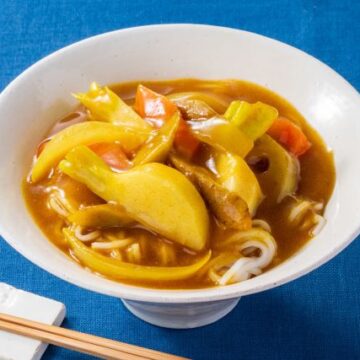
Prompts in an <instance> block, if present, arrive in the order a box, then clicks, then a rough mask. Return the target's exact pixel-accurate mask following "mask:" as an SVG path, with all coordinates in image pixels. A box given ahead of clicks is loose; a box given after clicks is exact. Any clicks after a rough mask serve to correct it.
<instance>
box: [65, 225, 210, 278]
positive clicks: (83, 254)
mask: <svg viewBox="0 0 360 360" xmlns="http://www.w3.org/2000/svg"><path fill="white" fill-rule="evenodd" d="M63 231H64V235H65V237H66V239H67V241H68V243H69V245H70V247H71V249H72V251H73V252H74V254H75V255H76V257H77V258H78V259H79V260H80V261H81V262H82V263H83V264H84V265H85V266H87V267H89V268H90V269H92V270H94V271H96V272H98V273H100V274H103V275H105V276H109V277H111V278H115V279H131V280H155V281H173V280H180V279H186V278H188V277H190V276H192V275H194V274H195V273H196V272H197V271H199V270H200V269H201V268H202V267H203V266H204V265H205V264H206V263H207V262H208V261H209V259H210V257H211V251H208V252H207V253H206V254H205V255H204V256H202V257H201V258H200V259H199V260H198V261H197V262H196V263H194V264H192V265H188V266H174V267H170V266H169V267H168V266H166V267H161V266H141V265H137V264H132V263H127V262H123V261H120V260H116V259H111V258H109V257H107V256H104V255H101V254H99V253H98V252H96V251H94V250H92V249H90V248H89V247H87V246H86V245H85V244H83V243H82V242H81V241H79V240H78V239H77V238H76V237H75V236H74V234H73V233H72V232H71V231H70V230H69V229H64V230H63Z"/></svg>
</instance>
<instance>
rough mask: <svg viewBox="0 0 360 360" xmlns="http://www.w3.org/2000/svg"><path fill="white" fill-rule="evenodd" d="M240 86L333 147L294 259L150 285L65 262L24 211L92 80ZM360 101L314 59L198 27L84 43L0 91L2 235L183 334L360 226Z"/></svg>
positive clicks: (320, 256) (316, 262) (304, 268)
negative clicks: (321, 214)
mask: <svg viewBox="0 0 360 360" xmlns="http://www.w3.org/2000/svg"><path fill="white" fill-rule="evenodd" d="M184 77H196V78H204V79H228V78H234V79H245V80H249V81H252V82H255V83H258V84H260V85H263V86H265V87H267V88H269V89H271V90H273V91H275V92H276V93H278V94H281V95H282V96H284V97H285V98H286V99H288V100H289V101H290V102H291V103H292V104H293V105H295V107H296V108H297V109H298V110H300V112H301V113H302V114H303V115H304V116H305V117H306V119H307V120H308V121H309V122H310V124H311V125H313V126H314V127H315V128H316V129H317V130H318V131H319V132H320V134H321V135H322V136H323V138H324V139H325V141H326V143H327V144H328V146H329V147H330V148H332V149H333V150H334V153H335V162H336V170H337V180H336V186H335V191H334V194H333V196H332V198H331V201H330V203H329V205H328V207H327V209H326V213H325V216H326V218H327V225H326V226H325V228H324V229H323V231H322V232H321V234H320V235H319V236H318V237H316V238H315V239H314V240H313V241H311V242H309V243H308V244H307V245H306V246H305V247H304V248H303V249H302V250H301V251H300V252H299V253H297V254H296V255H295V256H293V257H292V258H290V259H288V260H287V261H285V262H284V263H282V264H281V265H279V266H277V267H276V268H274V269H272V270H270V271H268V272H266V273H265V274H263V275H260V276H258V277H256V278H254V279H251V280H248V281H245V282H242V283H240V284H235V285H231V286H226V287H217V288H211V289H201V290H152V289H144V288H138V287H133V286H128V285H122V284H120V283H116V282H113V281H110V280H106V279H103V278H100V277H97V276H95V275H93V274H91V273H90V272H87V271H86V270H84V269H83V268H81V267H80V266H78V265H77V264H76V263H75V262H73V261H71V260H70V259H69V258H67V257H66V256H64V255H63V254H62V253H61V252H60V251H59V250H58V249H57V248H56V247H55V246H54V245H52V244H51V243H50V242H49V241H48V240H47V239H46V238H45V237H44V236H43V234H42V233H41V231H40V230H39V229H38V227H37V226H36V225H35V223H34V222H33V220H32V219H31V217H30V216H29V213H28V211H27V210H26V208H25V204H24V200H23V198H22V195H21V191H20V187H21V181H22V179H23V178H24V176H25V174H26V173H27V172H28V170H29V167H30V163H31V158H32V155H33V153H34V150H35V148H36V145H37V144H38V143H39V141H40V140H41V139H42V138H43V136H44V135H45V134H46V132H47V130H48V129H49V127H50V126H51V125H52V124H53V123H54V122H55V121H56V120H57V119H59V118H60V117H61V116H63V115H64V114H66V113H67V112H68V111H69V110H70V109H71V108H72V106H73V105H74V104H75V102H74V100H73V99H72V97H71V96H70V93H71V92H74V91H84V90H85V89H87V88H88V86H89V83H90V82H91V81H93V80H96V81H98V82H99V83H102V84H106V83H114V82H121V81H128V80H141V79H174V78H184ZM359 118H360V99H359V94H358V92H357V91H356V90H355V89H353V88H352V87H351V86H350V85H349V84H348V83H347V82H346V81H345V80H344V79H343V78H342V77H340V76H339V75H338V74H337V73H335V72H334V71H333V70H331V69H330V68H329V67H327V66H326V65H324V64H323V63H321V62H319V61H318V60H316V59H314V58H313V57H311V56H309V55H307V54H305V53H303V52H301V51H299V50H297V49H295V48H292V47H290V46H288V45H285V44H282V43H280V42H278V41H274V40H271V39H268V38H266V37H263V36H260V35H255V34H252V33H249V32H244V31H239V30H232V29H227V28H219V27H212V26H203V25H159V26H158V25H156V26H145V27H139V28H133V29H126V30H121V31H115V32H111V33H107V34H104V35H100V36H95V37H93V38H90V39H87V40H84V41H81V42H79V43H76V44H74V45H71V46H68V47H66V48H64V49H62V50H59V51H57V52H55V53H54V54H52V55H50V56H48V57H46V58H44V59H43V60H41V61H39V62H38V63H36V64H35V65H33V66H32V67H30V68H29V69H28V70H26V71H25V72H24V73H23V74H21V75H20V76H19V77H18V78H17V79H15V80H14V81H13V82H12V83H11V84H10V85H9V86H8V87H7V88H6V89H5V90H4V91H3V93H2V94H1V96H0V192H1V207H0V232H1V234H2V235H3V236H4V238H5V239H6V240H7V241H8V242H9V244H10V245H11V246H13V247H14V248H15V249H16V250H17V251H19V252H20V253H21V254H23V255H24V256H25V257H26V258H28V259H29V260H31V261H32V262H33V263H35V264H37V265H38V266H40V267H42V268H43V269H45V270H47V271H49V272H50V273H52V274H54V275H56V276H58V277H60V278H62V279H64V280H67V281H69V282H71V283H73V284H76V285H78V286H81V287H84V288H87V289H90V290H94V291H97V292H100V293H103V294H108V295H111V296H115V297H119V298H122V299H126V303H125V304H126V306H127V307H128V308H129V309H130V310H131V311H132V312H133V313H135V314H136V315H137V316H139V317H141V318H142V319H144V320H146V321H149V322H151V323H153V324H157V325H160V326H166V327H175V328H189V327H196V326H201V325H205V324H208V323H211V322H213V321H216V320H217V319H219V318H221V317H222V316H224V315H225V314H227V313H228V312H229V311H230V310H231V309H232V308H233V307H234V306H235V305H236V304H237V302H238V300H239V298H240V297H241V296H243V295H247V294H253V293H256V292H259V291H263V290H266V289H269V288H273V287H275V286H278V285H280V284H284V283H286V282H288V281H290V280H293V279H296V278H298V277H299V276H302V275H304V274H306V273H308V272H309V271H311V270H313V269H315V268H316V267H318V266H320V265H321V264H323V263H324V262H326V261H328V260H329V259H330V258H332V257H333V256H335V255H336V254H337V253H338V252H339V251H341V250H342V249H343V248H344V247H345V246H346V245H348V244H349V243H350V242H351V241H352V240H353V239H354V238H355V237H356V236H357V235H358V233H359V230H360V191H359V190H358V182H359V180H358V179H359V178H360V162H359V161H358V159H357V156H358V154H360V141H359V139H358V138H359V135H360V122H359V121H358V120H359Z"/></svg>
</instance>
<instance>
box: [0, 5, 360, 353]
mask: <svg viewBox="0 0 360 360" xmlns="http://www.w3.org/2000/svg"><path fill="white" fill-rule="evenodd" d="M157 23H158V24H161V23H204V24H213V25H221V26H229V27H233V28H239V29H244V30H248V31H253V32H256V33H259V34H262V35H265V36H269V37H271V38H275V39H278V40H280V41H283V42H285V43H288V44H291V45H293V46H295V47H298V48H300V49H302V50H304V51H306V52H308V53H309V54H311V55H313V56H315V57H317V58H318V59H320V60H321V61H323V62H325V63H326V64H328V65H329V66H331V67H332V68H333V69H335V70H336V71H337V72H339V73H340V74H341V75H342V76H344V77H345V78H346V79H347V80H348V81H349V82H350V83H351V84H352V85H353V86H354V87H355V88H357V89H360V1H359V0H352V1H337V0H329V1H325V0H319V1H309V0H303V1H298V0H294V1H275V0H273V1H225V0H224V1H221V0H206V1H205V0H200V1H189V0H182V1H171V0H164V1H155V0H146V1H145V0H143V1H141V0H132V1H101V0H93V1H70V0H68V1H63V0H58V1H55V0H54V1H27V0H14V1H11V0H9V1H4V0H0V90H2V89H4V87H5V86H6V85H7V84H8V83H9V82H10V81H11V80H13V79H14V78H15V77H16V76H17V75H19V74H20V73H21V72H22V71H23V70H25V69H26V68H27V67H28V66H30V65H31V64H33V63H34V62H35V61H37V60H39V59H40V58H42V57H44V56H45V55H48V54H49V53H51V52H53V51H55V50H57V49H59V48H62V47H63V46H66V45H69V44H71V43H73V42H75V41H78V40H81V39H84V38H87V37H89V36H92V35H96V34H99V33H103V32H106V31H111V30H115V29H121V28H126V27H132V26H138V25H146V24H157ZM284 95H286V94H284ZM359 120H360V119H359ZM0 131H1V128H0ZM359 135H360V134H359ZM356 155H357V156H359V154H349V156H353V160H354V161H359V158H358V157H357V156H356ZM2 171H3V169H2ZM354 191H359V190H358V189H354ZM0 192H1V194H2V196H3V195H4V192H2V190H1V191H0ZM0 206H1V202H0ZM359 264H360V241H355V242H353V243H352V244H351V245H350V246H349V247H348V248H347V249H346V250H345V251H343V252H342V253H341V254H340V255H338V256H337V257H336V258H335V259H333V260H332V261H330V262H329V263H327V264H326V265H324V266H322V267H321V268H320V269H318V270H316V271H314V272H312V273H311V274H309V275H307V276H305V277H303V278H301V279H299V280H296V281H294V282H292V283H290V284H287V285H284V286H282V287H279V288H276V289H273V290H270V291H267V292H264V293H260V294H257V295H252V296H248V297H244V298H243V299H242V300H241V301H240V303H239V305H238V306H237V308H236V309H235V310H234V311H233V312H232V313H231V314H230V315H228V316H227V317H225V318H224V319H222V320H220V321H219V322H217V323H215V324H213V325H210V326H206V327H203V328H199V329H195V330H186V331H183V330H180V331H179V330H167V329H161V328H158V327H154V326H151V325H149V324H146V323H144V322H143V321H141V320H139V319H137V318H135V317H134V316H133V315H131V314H130V313H129V312H128V311H127V310H126V309H125V308H124V307H123V305H122V303H121V302H120V301H119V300H118V299H114V298H111V297H107V296H103V295H100V294H96V293H92V292H89V291H86V290H83V289H80V288H78V287H76V286H73V285H70V284H68V283H66V282H64V281H62V280H60V279H57V278H55V277H54V276H52V275H50V274H48V273H46V272H45V271H43V270H41V269H40V268H38V267H37V266H35V265H33V264H31V263H30V262H29V261H27V260H26V259H24V258H23V257H22V256H20V255H19V254H17V253H16V252H15V251H14V250H13V249H12V248H10V247H9V246H8V245H7V243H5V241H3V239H2V238H0V281H5V282H7V283H9V284H12V285H14V286H16V287H19V288H22V289H24V290H27V291H32V292H34V293H37V294H40V295H43V296H47V297H50V298H53V299H56V300H59V301H62V302H63V303H65V304H66V307H67V310H68V315H67V318H66V320H65V322H64V326H66V327H68V328H71V329H76V330H80V331H83V332H88V333H92V334H96V335H99V336H105V337H110V338H114V339H118V340H121V341H125V342H129V343H133V344H137V345H141V346H146V347H150V348H154V349H158V350H162V351H167V352H172V353H175V354H178V355H182V356H186V357H190V358H194V359H204V360H207V359H246V360H257V359H271V360H272V359H273V360H301V359H314V360H315V359H318V360H331V359H334V360H335V359H336V360H338V359H347V360H351V359H354V360H355V359H360V265H359ZM44 359H68V360H80V359H91V357H88V356H85V355H81V354H77V353H74V352H71V351H68V350H63V349H59V348H55V347H52V346H50V347H49V348H48V350H47V351H46V354H45V355H44Z"/></svg>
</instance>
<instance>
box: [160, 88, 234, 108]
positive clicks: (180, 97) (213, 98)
mask: <svg viewBox="0 0 360 360" xmlns="http://www.w3.org/2000/svg"><path fill="white" fill-rule="evenodd" d="M167 97H168V99H170V100H171V101H173V102H174V103H176V104H178V103H179V102H182V103H183V102H184V101H189V100H196V101H201V102H202V103H206V104H207V105H208V106H209V107H211V108H212V109H214V110H215V111H216V112H217V113H218V114H222V113H224V111H225V110H226V108H227V106H228V103H227V101H225V100H223V99H222V98H221V97H220V96H218V95H215V94H210V93H204V92H200V91H189V92H187V91H185V92H180V93H174V94H170V95H168V96H167Z"/></svg>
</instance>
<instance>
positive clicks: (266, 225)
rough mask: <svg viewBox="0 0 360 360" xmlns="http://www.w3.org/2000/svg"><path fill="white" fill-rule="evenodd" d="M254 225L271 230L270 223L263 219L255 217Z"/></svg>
mask: <svg viewBox="0 0 360 360" xmlns="http://www.w3.org/2000/svg"><path fill="white" fill-rule="evenodd" d="M252 226H253V227H259V228H262V229H264V230H265V231H267V232H271V227H270V225H269V223H268V222H267V221H265V220H262V219H254V220H253V221H252Z"/></svg>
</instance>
